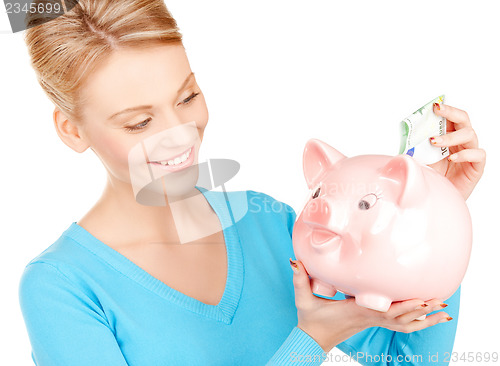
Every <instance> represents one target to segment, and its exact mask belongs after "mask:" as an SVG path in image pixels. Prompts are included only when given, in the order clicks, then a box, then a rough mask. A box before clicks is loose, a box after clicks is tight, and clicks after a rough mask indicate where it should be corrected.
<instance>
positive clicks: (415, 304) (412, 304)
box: [386, 299, 427, 318]
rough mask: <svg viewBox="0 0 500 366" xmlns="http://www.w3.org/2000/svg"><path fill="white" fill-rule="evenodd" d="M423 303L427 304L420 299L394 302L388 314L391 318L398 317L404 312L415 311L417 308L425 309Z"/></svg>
mask: <svg viewBox="0 0 500 366" xmlns="http://www.w3.org/2000/svg"><path fill="white" fill-rule="evenodd" d="M422 305H425V302H424V301H423V300H420V299H411V300H405V301H397V302H393V303H392V305H391V307H390V308H389V310H387V314H386V315H387V317H390V318H396V317H398V316H400V315H402V314H406V313H408V312H411V311H414V310H415V309H423V308H424V307H422ZM425 307H427V306H425Z"/></svg>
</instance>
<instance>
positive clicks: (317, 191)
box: [312, 187, 321, 199]
mask: <svg viewBox="0 0 500 366" xmlns="http://www.w3.org/2000/svg"><path fill="white" fill-rule="evenodd" d="M320 192H321V187H318V188H317V189H316V191H314V193H313V195H312V198H313V199H315V198H317V197H318V196H319V194H320Z"/></svg>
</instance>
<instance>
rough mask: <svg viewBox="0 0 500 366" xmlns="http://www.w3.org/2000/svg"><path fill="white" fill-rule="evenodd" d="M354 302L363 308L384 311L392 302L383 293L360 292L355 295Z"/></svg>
mask: <svg viewBox="0 0 500 366" xmlns="http://www.w3.org/2000/svg"><path fill="white" fill-rule="evenodd" d="M356 304H358V305H359V306H363V307H365V308H369V309H373V310H377V311H382V312H386V311H387V310H389V308H390V307H391V304H392V300H391V299H389V298H388V297H386V296H383V295H376V294H369V293H368V294H367V293H364V294H363V293H362V294H358V295H356Z"/></svg>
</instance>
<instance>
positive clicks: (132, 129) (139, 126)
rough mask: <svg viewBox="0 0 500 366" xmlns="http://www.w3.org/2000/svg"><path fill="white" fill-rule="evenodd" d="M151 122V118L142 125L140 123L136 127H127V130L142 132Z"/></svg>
mask: <svg viewBox="0 0 500 366" xmlns="http://www.w3.org/2000/svg"><path fill="white" fill-rule="evenodd" d="M150 121H151V117H150V118H148V119H146V120H144V121H142V122H141V123H138V124H136V125H134V126H131V127H125V129H126V130H127V131H129V132H132V131H137V130H142V129H143V128H145V127H146V126H147V125H148V123H149V122H150Z"/></svg>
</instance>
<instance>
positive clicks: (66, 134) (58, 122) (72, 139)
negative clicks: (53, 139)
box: [53, 107, 89, 153]
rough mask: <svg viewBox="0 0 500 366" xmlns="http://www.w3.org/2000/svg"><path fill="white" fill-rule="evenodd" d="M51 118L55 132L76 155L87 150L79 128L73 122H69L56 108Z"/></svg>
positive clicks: (86, 144)
mask: <svg viewBox="0 0 500 366" xmlns="http://www.w3.org/2000/svg"><path fill="white" fill-rule="evenodd" d="M53 117H54V126H55V128H56V132H57V134H58V135H59V137H60V139H61V140H62V141H63V142H64V143H65V144H66V145H67V146H69V147H70V148H71V149H73V150H75V151H76V152H78V153H82V152H84V151H85V150H87V148H88V147H89V144H88V143H87V141H86V140H85V139H84V138H83V136H82V134H81V131H82V128H81V126H80V127H79V126H77V125H76V124H75V123H74V122H72V121H70V120H69V119H68V118H67V117H66V116H65V115H64V113H63V112H62V111H61V110H60V109H59V108H57V107H56V108H55V109H54V114H53Z"/></svg>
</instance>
